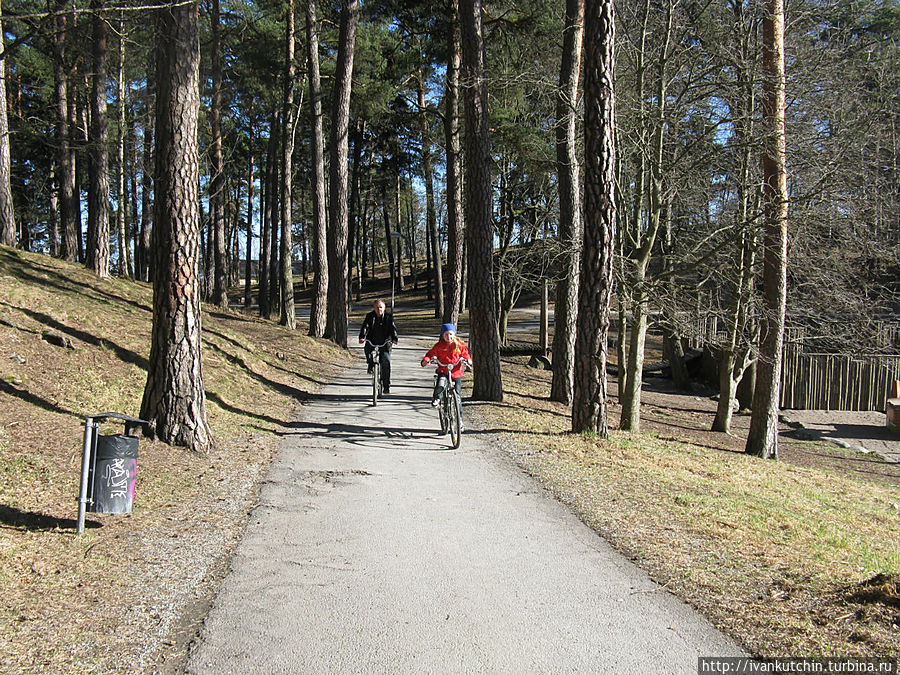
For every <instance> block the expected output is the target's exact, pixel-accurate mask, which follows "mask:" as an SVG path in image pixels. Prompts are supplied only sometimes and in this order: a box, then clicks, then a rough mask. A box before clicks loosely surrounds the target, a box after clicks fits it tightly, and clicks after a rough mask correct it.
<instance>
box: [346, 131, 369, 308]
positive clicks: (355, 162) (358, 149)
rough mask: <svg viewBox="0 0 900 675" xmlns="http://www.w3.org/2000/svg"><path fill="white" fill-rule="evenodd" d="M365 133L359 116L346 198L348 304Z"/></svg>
mask: <svg viewBox="0 0 900 675" xmlns="http://www.w3.org/2000/svg"><path fill="white" fill-rule="evenodd" d="M365 131H366V121H365V119H364V118H363V117H362V116H359V117H357V118H356V124H355V125H354V126H353V159H352V166H353V171H352V172H351V174H350V193H349V197H348V199H349V204H348V209H347V222H348V228H347V229H348V233H347V242H348V244H347V260H348V271H349V273H348V274H347V293H348V295H347V298H348V303H349V299H350V298H351V297H352V296H353V269H354V267H358V261H359V243H358V240H359V229H360V223H359V174H360V172H361V171H362V167H361V166H360V161H361V159H360V158H361V153H362V146H363V138H364V136H365ZM357 280H358V281H359V284H358V285H357V288H358V287H359V286H361V285H362V279H361V278H360V276H359V274H357Z"/></svg>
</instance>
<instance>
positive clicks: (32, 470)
mask: <svg viewBox="0 0 900 675" xmlns="http://www.w3.org/2000/svg"><path fill="white" fill-rule="evenodd" d="M151 298H152V289H151V288H150V286H149V285H147V284H140V283H134V282H129V281H123V280H118V279H108V280H98V279H97V278H96V277H94V276H93V275H92V274H90V273H89V272H87V271H86V270H85V269H83V268H82V267H79V266H77V265H72V264H67V263H64V262H61V261H58V260H54V259H52V258H49V257H47V256H39V255H33V254H28V253H23V252H21V251H17V250H13V249H9V248H2V247H0V344H2V345H3V350H2V360H0V364H2V365H0V521H2V525H3V528H2V535H0V586H2V587H3V589H4V592H3V594H2V599H0V635H2V642H3V644H4V648H3V649H2V650H0V659H2V661H0V670H2V671H3V672H35V670H40V671H42V672H66V673H78V672H106V673H112V672H136V671H139V670H142V669H146V668H147V667H148V666H150V665H151V664H153V665H154V666H155V667H156V668H161V669H162V670H163V671H165V670H166V664H172V667H173V668H174V667H175V663H176V662H177V661H178V660H179V659H180V658H181V656H182V653H183V652H184V650H185V648H186V645H187V641H188V640H189V639H190V638H191V637H192V636H193V631H194V630H195V629H196V626H191V625H188V626H181V625H178V624H177V621H178V620H180V617H184V616H195V615H197V614H198V612H200V613H201V614H202V607H203V605H204V603H205V602H206V601H207V598H208V597H209V594H210V593H211V592H212V590H213V588H214V584H215V581H216V579H217V577H218V576H219V573H220V571H221V568H222V566H223V565H224V564H225V563H226V561H227V555H228V552H229V550H230V548H231V547H232V545H233V543H234V541H235V538H236V537H237V536H239V534H240V532H241V531H242V526H243V523H244V521H245V518H246V514H247V512H248V509H249V508H250V506H251V505H252V503H253V500H254V491H255V487H256V485H257V484H258V482H259V481H260V480H261V477H262V474H263V472H264V470H265V469H266V467H267V466H268V463H269V460H270V458H271V455H272V452H273V449H274V447H275V444H276V443H277V441H278V438H279V437H280V436H281V435H283V434H285V433H289V432H290V425H291V423H292V421H293V420H294V419H295V418H296V411H297V407H298V405H299V404H300V403H301V402H302V400H303V399H304V398H305V397H306V396H308V395H309V394H310V393H312V392H314V391H315V390H316V389H317V388H318V387H319V386H320V384H321V383H322V382H323V381H325V380H326V379H327V378H328V374H329V372H333V371H334V369H336V368H338V367H340V365H339V364H340V362H341V361H346V353H345V352H342V351H341V350H338V349H336V348H335V347H333V346H331V345H329V344H328V343H326V342H324V341H317V340H313V339H310V338H308V337H306V336H305V335H303V333H302V332H301V331H293V332H291V331H287V330H285V329H283V328H281V327H279V326H277V325H274V324H273V323H271V322H265V321H260V320H258V319H256V318H255V317H252V316H249V315H243V314H241V313H237V312H229V313H222V312H216V311H207V312H205V313H204V315H203V339H204V352H203V355H204V359H203V369H204V382H205V385H206V388H207V396H208V403H207V405H208V415H209V420H210V425H211V427H212V429H213V432H214V434H215V438H216V448H215V450H214V451H213V452H211V453H210V454H209V455H204V456H196V455H192V454H190V453H188V452H186V451H185V450H184V449H182V448H174V447H170V446H167V445H165V444H162V443H158V442H151V441H148V440H142V441H141V442H140V450H139V457H138V478H137V487H136V496H135V503H134V511H133V513H132V514H130V515H104V514H91V513H89V514H88V516H87V523H86V525H87V526H86V529H85V532H84V533H83V534H82V535H80V536H79V535H76V534H75V522H76V521H75V519H76V518H77V514H78V507H77V506H78V505H77V501H76V499H77V496H78V489H79V488H78V486H79V479H80V470H81V454H82V439H83V433H84V421H83V419H82V416H83V415H87V414H92V413H100V412H121V413H124V414H127V415H132V416H137V415H138V413H139V411H140V401H141V396H142V394H143V387H144V384H145V380H146V363H147V355H148V353H149V345H150V327H151V310H150V306H151ZM48 330H49V331H52V332H53V333H55V334H57V335H60V336H63V337H64V338H66V339H67V340H68V341H69V343H70V345H71V348H67V347H61V346H55V345H53V344H51V343H49V342H47V341H46V340H44V339H43V337H42V336H43V333H44V332H45V331H48ZM121 431H122V426H121V424H118V425H115V424H112V425H107V426H106V427H104V429H103V430H102V433H121ZM48 636H52V639H48Z"/></svg>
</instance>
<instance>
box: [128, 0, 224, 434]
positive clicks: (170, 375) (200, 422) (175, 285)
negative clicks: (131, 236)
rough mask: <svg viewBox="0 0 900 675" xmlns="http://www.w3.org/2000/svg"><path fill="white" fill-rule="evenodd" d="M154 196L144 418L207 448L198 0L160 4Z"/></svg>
mask: <svg viewBox="0 0 900 675" xmlns="http://www.w3.org/2000/svg"><path fill="white" fill-rule="evenodd" d="M157 17H158V18H157V21H158V30H159V34H160V35H166V36H167V39H166V40H161V41H159V43H158V45H157V64H158V83H159V92H158V96H157V103H156V152H155V157H156V170H155V178H156V180H155V185H156V200H155V204H154V228H153V244H154V245H153V251H154V255H155V257H156V264H155V266H154V270H155V274H154V283H153V329H152V342H151V347H150V365H149V368H148V373H147V386H146V388H145V390H144V399H143V403H142V404H141V417H142V418H144V419H146V420H150V421H151V423H152V425H153V427H154V430H155V434H156V436H157V437H158V438H159V439H161V440H162V441H164V442H166V443H170V444H174V445H183V446H187V447H188V448H190V449H191V450H193V451H200V452H203V451H207V450H208V449H209V448H210V446H211V444H212V436H211V433H210V429H209V425H208V423H207V419H206V395H205V393H204V389H203V369H202V364H201V325H200V324H201V320H200V292H199V285H198V278H197V269H198V263H199V250H198V248H197V246H198V243H199V241H200V200H199V194H198V185H199V173H200V170H199V155H198V152H199V147H198V142H197V127H198V115H199V108H200V89H199V80H200V42H199V28H198V18H197V4H196V3H188V4H183V5H174V6H172V7H170V8H167V9H160V10H157Z"/></svg>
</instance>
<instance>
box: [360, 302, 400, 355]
mask: <svg viewBox="0 0 900 675" xmlns="http://www.w3.org/2000/svg"><path fill="white" fill-rule="evenodd" d="M359 339H360V340H363V339H365V340H368V341H369V342H371V343H372V344H374V345H381V344H384V343H385V342H386V341H387V340H390V341H391V342H397V326H395V325H394V317H393V315H391V314H388V312H385V313H384V314H382V315H381V316H378V314H376V313H375V310H374V309H373V310H372V311H371V312H369V313H368V314H366V318H365V320H364V321H363V325H362V328H360V329H359ZM388 348H389V349H390V345H388Z"/></svg>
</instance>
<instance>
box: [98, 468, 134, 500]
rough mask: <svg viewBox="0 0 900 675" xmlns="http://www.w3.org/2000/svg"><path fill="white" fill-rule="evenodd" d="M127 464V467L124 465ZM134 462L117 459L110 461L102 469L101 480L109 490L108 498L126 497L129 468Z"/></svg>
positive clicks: (129, 474)
mask: <svg viewBox="0 0 900 675" xmlns="http://www.w3.org/2000/svg"><path fill="white" fill-rule="evenodd" d="M126 462H128V463H129V465H126V464H125V463H126ZM133 463H134V460H127V459H125V458H118V459H113V460H110V461H108V462H107V463H106V466H105V467H104V468H103V475H102V478H103V480H104V481H105V482H106V487H107V488H109V496H110V497H111V498H112V499H117V498H121V499H124V498H126V497H127V496H128V486H129V482H130V481H129V478H130V477H131V466H130V465H132V464H133Z"/></svg>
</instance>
